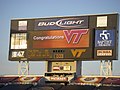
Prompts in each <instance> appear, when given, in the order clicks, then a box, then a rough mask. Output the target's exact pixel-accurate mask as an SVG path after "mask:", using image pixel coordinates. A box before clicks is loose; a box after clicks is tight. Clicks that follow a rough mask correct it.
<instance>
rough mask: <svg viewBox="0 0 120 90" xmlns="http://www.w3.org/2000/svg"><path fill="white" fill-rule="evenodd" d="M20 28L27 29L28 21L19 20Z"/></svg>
mask: <svg viewBox="0 0 120 90" xmlns="http://www.w3.org/2000/svg"><path fill="white" fill-rule="evenodd" d="M18 30H27V21H19V22H18Z"/></svg>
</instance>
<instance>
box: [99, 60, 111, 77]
mask: <svg viewBox="0 0 120 90" xmlns="http://www.w3.org/2000/svg"><path fill="white" fill-rule="evenodd" d="M100 75H101V76H111V75H112V60H101V62H100Z"/></svg>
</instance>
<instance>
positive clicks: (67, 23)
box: [34, 17, 88, 30]
mask: <svg viewBox="0 0 120 90" xmlns="http://www.w3.org/2000/svg"><path fill="white" fill-rule="evenodd" d="M67 28H71V29H74V28H88V17H72V18H70V17H68V18H67V17H65V18H50V19H38V20H35V28H34V29H35V30H47V29H48V30H50V29H52V30H53V29H67Z"/></svg>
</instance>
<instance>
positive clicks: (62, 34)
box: [29, 29, 89, 48]
mask: <svg viewBox="0 0 120 90" xmlns="http://www.w3.org/2000/svg"><path fill="white" fill-rule="evenodd" d="M29 37H30V41H31V44H32V47H33V48H80V47H89V29H74V30H51V31H50V30H49V31H32V32H29ZM48 44H49V45H48Z"/></svg>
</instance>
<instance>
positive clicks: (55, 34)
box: [9, 13, 119, 61]
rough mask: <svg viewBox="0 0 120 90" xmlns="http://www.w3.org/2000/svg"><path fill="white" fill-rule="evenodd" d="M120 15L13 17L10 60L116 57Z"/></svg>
mask: <svg viewBox="0 0 120 90" xmlns="http://www.w3.org/2000/svg"><path fill="white" fill-rule="evenodd" d="M118 18H119V14H118V13H110V14H96V15H82V16H64V17H62V16H61V17H48V18H32V19H12V20H11V27H10V43H9V60H10V61H46V60H47V61H66V60H81V61H89V60H117V59H118V31H119V30H118V23H119V21H118V20H119V19H118Z"/></svg>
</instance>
